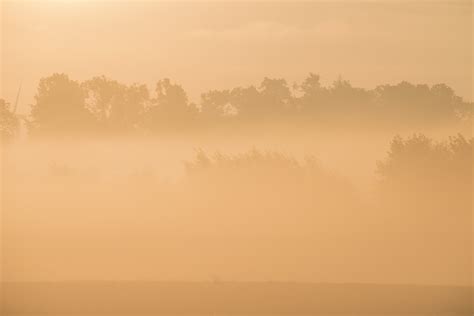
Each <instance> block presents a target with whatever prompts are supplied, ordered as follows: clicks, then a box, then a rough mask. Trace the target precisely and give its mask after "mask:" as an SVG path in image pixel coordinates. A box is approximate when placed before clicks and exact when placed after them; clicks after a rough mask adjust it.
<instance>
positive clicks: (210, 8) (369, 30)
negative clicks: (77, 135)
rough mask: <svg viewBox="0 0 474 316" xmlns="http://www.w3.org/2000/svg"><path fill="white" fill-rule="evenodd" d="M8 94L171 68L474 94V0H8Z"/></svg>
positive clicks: (211, 80)
mask: <svg viewBox="0 0 474 316" xmlns="http://www.w3.org/2000/svg"><path fill="white" fill-rule="evenodd" d="M1 29H2V39H1V44H2V46H1V51H2V60H1V61H2V62H1V67H2V68H1V74H2V78H1V79H2V82H1V84H0V85H1V88H2V89H1V91H0V97H1V98H5V99H7V100H8V101H10V102H14V99H15V95H16V92H17V90H18V87H19V85H20V82H23V91H22V95H21V98H20V107H19V111H20V112H27V111H28V104H30V103H31V102H32V101H33V95H34V93H35V89H36V85H37V83H38V80H39V79H40V78H41V77H44V76H47V75H49V74H51V73H53V72H65V73H68V74H69V75H70V76H71V77H72V78H75V79H78V80H84V79H87V78H90V77H92V76H95V75H102V74H104V75H106V76H110V77H113V78H115V79H118V80H120V81H124V82H129V83H131V82H144V83H147V84H149V86H150V87H151V86H152V84H153V83H154V82H156V81H157V80H159V79H161V78H163V77H170V78H171V79H172V80H174V81H177V82H180V83H181V84H182V85H183V86H184V88H185V89H186V90H187V91H188V93H189V94H190V97H191V99H192V100H193V101H197V100H198V97H199V93H200V92H202V91H206V90H209V89H221V88H232V87H234V86H237V85H248V84H258V83H259V82H260V80H261V79H262V78H263V77H264V76H270V77H284V78H286V79H288V81H289V82H290V84H291V83H292V82H293V81H300V80H302V79H304V77H305V76H306V75H307V73H308V72H310V71H311V72H316V73H319V74H321V75H322V77H323V79H324V80H325V82H326V83H329V82H331V81H332V80H334V79H336V78H337V77H338V76H339V75H342V76H343V77H344V78H347V79H349V80H350V81H351V82H352V83H353V84H354V85H357V86H362V87H367V88H371V87H374V86H375V85H377V84H382V83H397V82H399V81H401V80H408V81H411V82H415V83H428V84H434V83H440V82H443V83H446V84H448V85H450V86H451V87H453V88H454V89H455V91H456V92H457V93H458V94H460V95H461V96H463V97H465V98H467V99H472V97H471V95H472V94H471V91H472V87H473V86H472V79H471V78H472V71H473V67H472V39H473V36H472V5H471V2H470V1H461V2H459V1H458V2H456V1H447V2H445V3H442V2H425V1H417V2H416V1H410V2H409V1H384V2H383V3H381V2H377V3H376V2H374V1H365V2H357V1H337V2H328V1H326V2H307V3H290V2H273V1H264V2H261V1H260V2H242V1H237V2H230V1H220V2H199V1H192V2H188V3H184V2H158V1H121V2H115V1H81V0H62V1H49V0H43V1H33V2H29V1H21V0H20V1H3V2H2V15H1Z"/></svg>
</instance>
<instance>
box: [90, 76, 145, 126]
mask: <svg viewBox="0 0 474 316" xmlns="http://www.w3.org/2000/svg"><path fill="white" fill-rule="evenodd" d="M82 87H83V88H84V89H85V92H86V95H87V99H86V103H87V108H88V109H89V110H90V111H91V112H92V113H93V114H94V116H95V118H96V120H97V121H98V123H99V124H100V126H101V127H102V128H104V129H106V130H109V131H114V132H116V131H131V130H133V129H135V128H136V127H137V125H138V123H139V122H140V119H141V115H142V114H143V111H144V109H145V105H146V103H147V102H148V100H149V93H148V89H147V87H146V86H145V85H138V84H133V85H131V86H127V85H124V84H121V83H119V82H117V81H115V80H110V79H107V78H106V77H104V76H101V77H94V78H92V79H91V80H88V81H86V82H84V83H83V84H82Z"/></svg>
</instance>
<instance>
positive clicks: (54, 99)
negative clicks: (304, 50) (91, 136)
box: [1, 73, 473, 134]
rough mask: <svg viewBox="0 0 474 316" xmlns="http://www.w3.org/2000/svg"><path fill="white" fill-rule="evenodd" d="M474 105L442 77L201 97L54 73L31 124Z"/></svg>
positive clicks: (107, 125) (440, 110) (448, 112)
mask: <svg viewBox="0 0 474 316" xmlns="http://www.w3.org/2000/svg"><path fill="white" fill-rule="evenodd" d="M2 102H3V103H2V105H1V106H2V111H3V112H2V131H3V129H8V131H9V132H7V133H8V134H12V132H13V126H14V125H15V124H13V123H12V122H13V121H12V120H14V118H13V117H12V116H11V115H10V114H11V112H9V109H8V107H7V104H6V103H5V101H2ZM472 108H473V104H472V103H470V102H465V101H463V99H462V98H461V97H459V96H457V95H456V94H455V93H454V91H453V90H452V89H451V88H450V87H448V86H446V85H444V84H437V85H433V86H431V87H430V86H428V85H414V84H410V83H408V82H401V83H399V84H397V85H381V86H378V87H376V88H375V89H372V90H366V89H362V88H356V87H353V86H352V85H351V84H350V83H349V82H348V81H346V80H342V79H338V80H336V81H335V82H334V83H333V84H332V85H330V86H323V85H322V84H321V82H320V77H319V76H318V75H315V74H312V73H311V74H310V75H309V76H308V77H307V78H306V79H305V80H304V81H303V82H302V83H301V84H294V85H293V86H291V87H290V85H289V84H288V83H287V81H286V80H284V79H270V78H264V79H263V81H262V83H261V84H260V85H259V86H253V85H251V86H248V87H236V88H233V89H230V90H211V91H208V92H205V93H203V94H202V95H201V99H200V101H199V103H198V104H195V103H192V102H190V101H189V99H188V96H187V94H186V91H185V90H184V89H183V87H181V86H180V85H179V84H176V83H173V82H171V81H170V80H169V79H163V80H160V81H158V82H157V84H156V86H155V87H154V91H153V92H150V91H149V89H148V87H147V86H146V85H143V84H132V85H126V84H123V83H120V82H117V81H115V80H112V79H109V78H106V77H104V76H101V77H94V78H92V79H90V80H87V81H85V82H78V81H75V80H72V79H70V78H69V77H68V76H67V75H66V74H53V75H52V76H49V77H46V78H43V79H41V81H40V83H39V86H38V90H37V93H36V96H35V100H34V103H33V104H32V106H31V113H30V115H29V124H28V126H29V130H30V132H31V133H35V134H36V133H37V134H50V133H63V134H69V133H79V134H83V133H130V132H139V133H157V132H165V131H168V132H169V131H171V132H179V131H185V130H190V129H198V128H201V129H202V128H213V127H217V126H219V127H222V126H229V124H231V123H232V124H236V123H237V124H242V123H251V124H257V125H258V124H261V123H269V122H270V123H279V122H280V123H281V122H285V123H290V124H292V123H295V124H307V125H310V126H315V127H318V126H340V127H342V126H347V125H350V124H361V123H362V124H364V125H367V124H369V125H380V126H386V125H387V124H392V125H395V126H406V127H413V126H415V127H417V126H433V127H439V126H443V125H446V124H453V123H454V124H455V123H459V122H460V121H463V120H468V119H470V118H471V115H472ZM7 113H10V114H7ZM8 115H10V116H8Z"/></svg>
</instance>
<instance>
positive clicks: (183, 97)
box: [145, 79, 198, 131]
mask: <svg viewBox="0 0 474 316" xmlns="http://www.w3.org/2000/svg"><path fill="white" fill-rule="evenodd" d="M155 91H156V97H155V98H154V99H152V100H151V105H150V107H149V108H148V109H147V111H146V113H145V121H146V123H145V124H146V126H147V127H148V128H149V129H151V130H154V131H156V130H160V129H168V130H169V129H178V130H183V129H186V128H189V127H190V125H192V124H193V123H194V119H195V118H196V115H197V113H198V110H197V107H196V105H194V104H192V103H189V102H188V96H187V94H186V92H185V91H184V89H183V87H181V86H180V85H179V84H174V83H172V82H171V81H170V80H169V79H163V80H160V81H158V83H157V84H156V89H155Z"/></svg>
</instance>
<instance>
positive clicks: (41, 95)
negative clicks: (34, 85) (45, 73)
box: [31, 74, 95, 133]
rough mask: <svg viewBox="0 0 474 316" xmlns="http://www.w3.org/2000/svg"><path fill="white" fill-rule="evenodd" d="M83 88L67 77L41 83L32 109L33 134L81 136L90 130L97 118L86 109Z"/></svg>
mask: <svg viewBox="0 0 474 316" xmlns="http://www.w3.org/2000/svg"><path fill="white" fill-rule="evenodd" d="M85 99H86V94H85V92H84V90H83V89H82V88H81V85H80V84H79V83H78V82H77V81H74V80H71V79H69V77H68V76H67V75H65V74H53V75H52V76H50V77H47V78H43V79H41V80H40V83H39V86H38V91H37V94H36V96H35V103H34V104H33V105H32V108H31V118H32V122H31V131H32V132H34V133H79V132H86V131H90V130H91V129H92V128H93V127H94V126H95V124H94V118H93V116H92V115H91V113H90V112H89V111H88V110H87V109H86V105H85Z"/></svg>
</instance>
